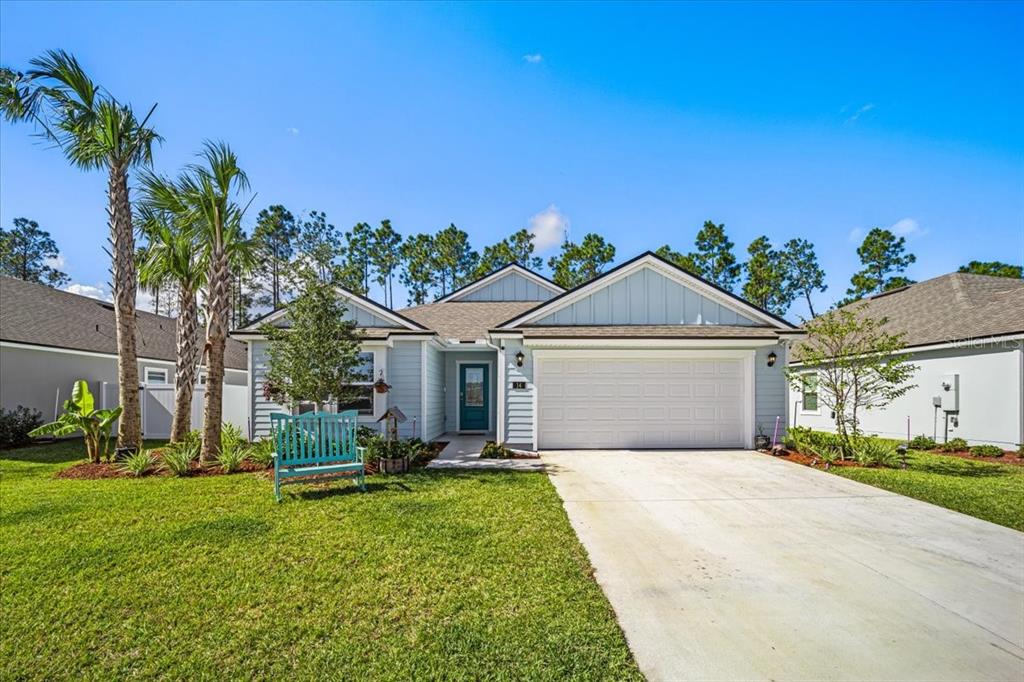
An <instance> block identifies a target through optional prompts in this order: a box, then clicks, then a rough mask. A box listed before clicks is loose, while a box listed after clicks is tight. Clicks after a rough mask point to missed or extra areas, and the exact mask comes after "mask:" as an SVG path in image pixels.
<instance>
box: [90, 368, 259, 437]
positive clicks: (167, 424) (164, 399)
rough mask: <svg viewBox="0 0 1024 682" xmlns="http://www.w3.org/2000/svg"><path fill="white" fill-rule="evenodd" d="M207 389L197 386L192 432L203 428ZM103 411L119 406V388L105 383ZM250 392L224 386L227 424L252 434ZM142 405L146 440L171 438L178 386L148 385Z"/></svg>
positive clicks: (193, 397) (143, 428)
mask: <svg viewBox="0 0 1024 682" xmlns="http://www.w3.org/2000/svg"><path fill="white" fill-rule="evenodd" d="M205 394H206V387H205V386H196V387H195V389H194V391H193V392H192V428H193V429H201V428H202V427H203V397H204V396H205ZM100 396H101V398H100V405H101V407H103V408H108V407H114V406H115V405H117V384H113V383H108V382H106V381H104V382H103V384H102V386H101V389H100ZM247 399H248V388H247V387H246V386H235V385H232V384H224V402H223V405H224V408H223V409H224V413H223V420H224V421H225V422H228V423H231V424H234V425H235V426H237V427H238V428H239V429H241V430H242V433H243V434H248V433H249V410H248V402H247ZM139 400H140V402H141V403H142V435H143V437H144V438H170V436H171V418H172V417H173V415H174V386H171V385H167V386H151V385H147V386H144V387H142V388H141V389H140V391H139Z"/></svg>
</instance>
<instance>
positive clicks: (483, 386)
mask: <svg viewBox="0 0 1024 682" xmlns="http://www.w3.org/2000/svg"><path fill="white" fill-rule="evenodd" d="M489 369H490V367H489V366H488V365H476V364H473V365H468V364H467V365H460V366H459V424H458V428H459V430H460V431H486V430H488V428H489V426H490V409H489V405H488V400H489V393H490V387H489V385H488V370H489Z"/></svg>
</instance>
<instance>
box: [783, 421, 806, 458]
mask: <svg viewBox="0 0 1024 682" xmlns="http://www.w3.org/2000/svg"><path fill="white" fill-rule="evenodd" d="M813 434H814V432H813V431H811V430H810V429H809V428H807V427H806V426H791V427H789V429H788V430H787V431H786V437H785V438H783V439H782V444H783V445H785V446H786V449H787V450H796V451H797V452H804V451H805V450H807V449H809V448H810V445H811V437H812V435H813Z"/></svg>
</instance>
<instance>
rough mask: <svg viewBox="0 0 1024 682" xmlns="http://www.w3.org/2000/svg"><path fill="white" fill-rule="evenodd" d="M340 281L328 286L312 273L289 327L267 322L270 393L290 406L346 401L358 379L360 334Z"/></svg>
mask: <svg viewBox="0 0 1024 682" xmlns="http://www.w3.org/2000/svg"><path fill="white" fill-rule="evenodd" d="M336 286H337V284H336V282H335V281H334V280H331V281H329V282H324V281H323V280H321V279H320V278H319V277H317V276H316V273H314V272H312V271H309V270H307V272H306V273H305V275H304V276H303V281H302V286H301V291H300V293H299V295H298V296H297V297H296V298H295V300H294V301H292V302H291V304H290V305H289V306H288V319H289V321H290V323H291V326H290V327H288V328H281V327H275V326H273V325H269V324H265V325H263V326H262V327H261V331H262V333H263V334H265V335H266V337H267V339H268V340H269V341H270V347H269V354H270V367H269V369H268V370H267V377H266V381H267V385H268V386H269V390H268V392H269V394H270V395H271V396H273V397H274V398H275V399H279V400H281V401H282V402H286V403H288V404H295V403H298V402H300V401H310V402H312V403H314V404H315V405H317V407H318V408H319V407H320V406H321V405H323V404H325V403H330V402H333V401H345V400H348V399H350V398H352V397H354V396H352V395H351V393H352V389H351V384H352V382H354V381H365V380H367V379H368V377H362V376H359V375H358V373H357V368H358V366H359V364H360V362H359V340H360V339H359V334H358V333H357V330H356V323H355V321H354V320H346V319H345V313H346V307H345V305H344V304H343V303H342V302H341V300H340V299H339V298H338V295H337V291H336Z"/></svg>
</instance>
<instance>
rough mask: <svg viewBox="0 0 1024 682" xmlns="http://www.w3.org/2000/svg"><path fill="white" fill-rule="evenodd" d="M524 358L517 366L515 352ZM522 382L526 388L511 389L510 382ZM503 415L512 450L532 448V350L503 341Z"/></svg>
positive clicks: (516, 343) (534, 388)
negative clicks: (520, 353)
mask: <svg viewBox="0 0 1024 682" xmlns="http://www.w3.org/2000/svg"><path fill="white" fill-rule="evenodd" d="M520 351H522V353H523V355H524V356H525V357H524V359H523V366H522V367H517V366H516V360H515V357H516V353H518V352H520ZM516 381H522V382H525V383H526V388H512V384H513V382H516ZM504 390H505V414H504V416H503V417H504V419H505V423H504V429H503V431H504V438H505V442H506V443H508V444H509V445H511V446H513V447H519V448H522V449H527V450H528V449H531V448H533V404H534V392H535V391H536V390H537V389H536V387H535V386H534V384H533V351H531V350H530V349H529V348H526V347H524V346H523V344H522V342H521V341H519V340H507V341H505V386H504Z"/></svg>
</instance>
